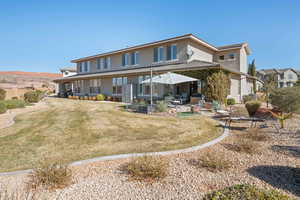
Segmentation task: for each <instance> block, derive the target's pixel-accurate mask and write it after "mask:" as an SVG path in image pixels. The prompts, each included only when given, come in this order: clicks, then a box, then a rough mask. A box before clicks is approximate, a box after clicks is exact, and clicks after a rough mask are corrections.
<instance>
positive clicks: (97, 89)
mask: <svg viewBox="0 0 300 200" xmlns="http://www.w3.org/2000/svg"><path fill="white" fill-rule="evenodd" d="M89 86H90V93H94V94H100V93H101V79H92V80H90V83H89Z"/></svg>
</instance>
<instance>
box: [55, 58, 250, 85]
mask: <svg viewBox="0 0 300 200" xmlns="http://www.w3.org/2000/svg"><path fill="white" fill-rule="evenodd" d="M151 67H152V69H153V72H155V73H163V72H169V71H172V72H176V71H183V70H184V71H189V70H202V69H214V68H218V69H224V70H226V71H229V72H231V73H234V74H243V75H245V76H247V77H248V76H249V75H247V74H244V73H241V72H239V71H238V70H234V69H231V68H229V67H225V66H221V65H220V64H219V63H215V62H206V61H200V60H193V61H191V62H179V61H178V62H172V63H164V64H153V65H149V66H143V67H128V68H126V69H124V68H122V69H112V70H109V71H102V72H97V73H87V74H77V75H73V76H69V77H65V78H61V79H56V80H54V81H55V82H67V81H70V80H78V79H88V78H97V77H105V76H108V77H109V76H116V75H118V76H127V75H136V74H137V73H149V72H150V68H151ZM249 77H250V76H249ZM250 78H251V77H250Z"/></svg>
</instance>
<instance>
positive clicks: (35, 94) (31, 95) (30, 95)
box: [24, 90, 43, 103]
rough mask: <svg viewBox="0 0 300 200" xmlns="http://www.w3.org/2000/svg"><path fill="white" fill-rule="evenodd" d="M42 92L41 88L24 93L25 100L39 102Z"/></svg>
mask: <svg viewBox="0 0 300 200" xmlns="http://www.w3.org/2000/svg"><path fill="white" fill-rule="evenodd" d="M42 94H43V93H42V92H41V91H40V90H36V91H30V92H26V93H25V94H24V100H25V101H27V102H29V103H37V102H39V101H40V100H41V98H42Z"/></svg>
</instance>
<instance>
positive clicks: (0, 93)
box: [0, 88, 6, 100]
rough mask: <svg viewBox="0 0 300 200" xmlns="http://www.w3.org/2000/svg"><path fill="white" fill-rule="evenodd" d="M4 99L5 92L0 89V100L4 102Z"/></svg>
mask: <svg viewBox="0 0 300 200" xmlns="http://www.w3.org/2000/svg"><path fill="white" fill-rule="evenodd" d="M5 97H6V91H5V90H4V89H2V88H0V100H4V99H5Z"/></svg>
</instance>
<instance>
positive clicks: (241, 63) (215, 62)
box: [58, 34, 251, 102]
mask: <svg viewBox="0 0 300 200" xmlns="http://www.w3.org/2000/svg"><path fill="white" fill-rule="evenodd" d="M170 45H176V52H175V50H173V53H174V55H176V59H171V60H167V59H166V55H167V46H170ZM156 47H163V52H164V53H163V60H161V61H159V62H154V48H156ZM134 52H138V54H139V56H138V63H137V64H134V65H132V64H131V62H129V64H128V65H126V66H123V65H122V61H123V60H122V59H123V58H122V55H123V54H126V53H128V54H129V55H130V56H131V55H132V53H134ZM249 54H250V50H249V48H248V45H247V44H246V43H241V44H235V45H229V46H223V47H220V48H218V47H214V46H212V45H210V44H208V43H206V42H204V41H203V40H201V39H199V38H197V37H195V36H193V35H191V34H188V35H184V36H179V37H176V38H170V39H166V40H162V41H158V42H153V43H147V44H144V45H139V46H136V47H129V48H126V49H121V50H117V51H114V52H111V53H110V52H108V53H103V54H98V55H95V56H89V57H85V58H80V59H76V60H73V61H72V62H74V63H76V66H77V73H78V75H76V76H74V77H71V78H70V79H68V81H72V79H73V78H74V80H79V79H82V80H84V81H83V82H82V84H81V87H82V89H81V90H80V92H77V93H76V92H75V93H76V94H77V95H93V94H94V93H93V94H90V89H89V87H90V85H89V79H92V78H88V77H89V75H91V74H94V75H95V76H93V79H100V80H101V86H99V87H101V93H103V94H105V95H108V96H112V95H116V94H113V78H117V77H127V83H129V84H133V87H134V91H137V88H138V87H139V85H138V77H139V76H141V75H145V74H148V75H149V74H150V70H149V69H150V67H152V66H158V65H159V66H164V65H166V66H167V65H169V66H172V65H174V66H177V65H178V64H180V65H181V66H184V63H186V66H188V65H189V63H193V62H194V61H197V62H200V63H202V64H201V66H200V65H199V68H197V67H195V66H194V67H193V70H199V69H201V70H202V69H204V68H203V63H204V65H207V67H212V66H214V67H217V68H222V69H224V70H228V71H229V72H230V73H232V75H231V91H230V95H229V96H231V97H233V98H235V99H236V101H237V102H240V101H241V98H242V96H243V95H246V94H249V93H250V92H251V89H249V83H248V82H247V75H246V73H247V68H248V66H247V65H248V64H247V56H248V55H249ZM220 56H221V57H222V56H223V59H220ZM108 57H109V58H110V65H109V66H108V67H107V69H103V68H101V69H97V62H99V61H98V60H99V59H101V58H108ZM232 57H233V58H232ZM130 60H131V57H129V61H130ZM86 62H88V63H89V67H88V70H87V71H80V66H81V64H80V63H83V64H82V65H84V63H86ZM140 68H145V69H147V70H146V71H145V70H144V71H143V72H135V73H130V74H126V73H122V72H123V71H125V70H128V69H140ZM174 69H175V67H174ZM184 70H185V69H184V67H183V68H182V69H181V71H184ZM187 70H191V69H187ZM136 71H137V70H136ZM140 71H141V70H140ZM168 71H171V72H172V71H173V69H172V68H169V69H168ZM104 72H111V73H110V75H105V73H104ZM154 75H155V74H154ZM60 81H61V82H62V83H63V82H66V80H58V82H60ZM190 87H192V85H191V84H189V83H185V84H181V85H178V86H176V92H182V93H188V94H189V95H191V94H190V93H191V92H190V91H191V89H190ZM155 89H156V93H157V96H163V95H164V94H165V93H166V86H163V85H160V86H157V87H156V88H155ZM174 90H175V89H174ZM136 96H139V95H138V92H136Z"/></svg>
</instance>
